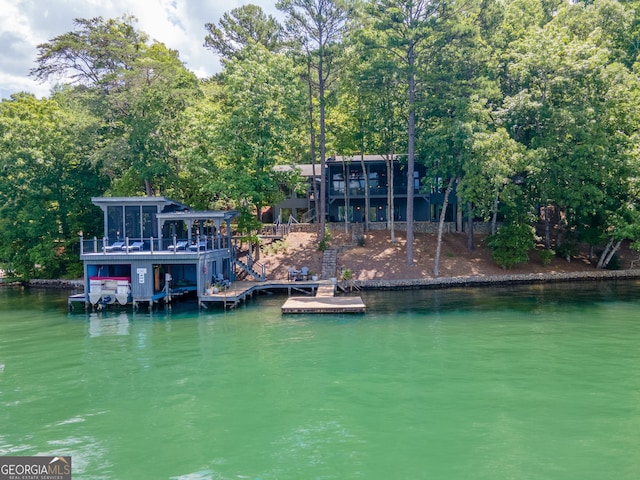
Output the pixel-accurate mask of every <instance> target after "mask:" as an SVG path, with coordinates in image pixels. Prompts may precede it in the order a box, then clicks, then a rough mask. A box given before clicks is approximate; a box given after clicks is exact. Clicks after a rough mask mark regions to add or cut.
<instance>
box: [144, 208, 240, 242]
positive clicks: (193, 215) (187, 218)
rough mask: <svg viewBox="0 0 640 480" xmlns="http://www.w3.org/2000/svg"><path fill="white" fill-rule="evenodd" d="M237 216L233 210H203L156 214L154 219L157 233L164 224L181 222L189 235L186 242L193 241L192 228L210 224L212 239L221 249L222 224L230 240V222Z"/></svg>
mask: <svg viewBox="0 0 640 480" xmlns="http://www.w3.org/2000/svg"><path fill="white" fill-rule="evenodd" d="M237 216H238V212H237V211H235V210H205V211H182V212H171V213H158V214H157V215H156V219H157V221H158V231H160V232H162V228H163V226H164V224H165V223H166V222H183V223H184V224H185V225H186V226H187V232H188V235H189V238H188V240H189V241H193V240H194V236H193V226H194V225H196V224H198V225H201V226H204V225H205V223H207V222H210V223H211V224H213V226H214V227H215V235H214V238H215V240H216V243H217V245H216V247H217V248H221V239H222V237H221V235H220V231H221V227H222V225H223V223H224V225H225V227H226V231H227V237H228V238H229V240H231V220H233V219H234V218H235V217H237Z"/></svg>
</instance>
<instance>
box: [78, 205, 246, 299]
mask: <svg viewBox="0 0 640 480" xmlns="http://www.w3.org/2000/svg"><path fill="white" fill-rule="evenodd" d="M92 202H93V203H94V204H95V205H96V206H98V207H100V208H101V209H102V212H103V216H104V236H103V237H101V238H98V237H93V238H91V239H86V238H83V237H82V236H81V238H80V259H81V260H82V262H83V264H84V294H82V296H81V298H78V299H77V300H76V301H84V302H85V303H87V304H91V305H93V306H97V307H102V306H104V305H109V304H116V303H117V304H121V305H126V304H132V305H133V306H134V307H137V306H138V305H139V304H140V303H147V304H148V305H150V306H151V305H152V304H153V303H156V302H158V301H170V300H171V299H172V298H173V297H175V296H182V295H192V296H194V297H197V298H200V297H202V296H203V295H205V293H206V291H207V289H209V288H210V287H211V285H213V284H215V283H219V282H232V281H234V280H235V271H236V267H241V268H244V269H247V268H249V267H247V265H244V264H243V263H242V262H241V261H240V260H238V259H237V258H236V249H235V248H234V246H233V243H232V227H231V222H232V220H233V219H234V218H235V217H237V215H238V212H236V211H194V210H191V209H190V208H189V207H187V206H186V205H183V204H181V203H179V202H176V201H173V200H171V199H168V198H165V197H98V198H93V199H92ZM254 273H255V272H254ZM258 276H259V275H258Z"/></svg>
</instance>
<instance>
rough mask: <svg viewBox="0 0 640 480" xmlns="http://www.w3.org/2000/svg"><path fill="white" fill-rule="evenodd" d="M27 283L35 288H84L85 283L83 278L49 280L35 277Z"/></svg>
mask: <svg viewBox="0 0 640 480" xmlns="http://www.w3.org/2000/svg"><path fill="white" fill-rule="evenodd" d="M26 285H27V286H29V287H34V288H69V289H77V290H84V283H83V281H82V280H61V279H57V280H47V279H38V278H35V279H32V280H29V281H28V282H26Z"/></svg>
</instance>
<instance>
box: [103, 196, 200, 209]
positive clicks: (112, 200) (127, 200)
mask: <svg viewBox="0 0 640 480" xmlns="http://www.w3.org/2000/svg"><path fill="white" fill-rule="evenodd" d="M91 202H92V203H93V204H94V205H97V206H98V207H105V206H107V205H157V206H162V207H163V208H165V207H167V206H172V207H174V209H175V210H188V209H189V207H187V206H186V205H184V204H182V203H180V202H176V201H175V200H171V199H170V198H167V197H92V198H91Z"/></svg>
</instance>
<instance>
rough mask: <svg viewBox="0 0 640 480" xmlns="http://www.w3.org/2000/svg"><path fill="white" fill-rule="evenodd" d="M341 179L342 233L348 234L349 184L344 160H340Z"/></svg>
mask: <svg viewBox="0 0 640 480" xmlns="http://www.w3.org/2000/svg"><path fill="white" fill-rule="evenodd" d="M342 179H343V180H344V233H346V234H347V235H349V190H348V188H349V186H348V180H347V170H346V166H345V163H344V160H343V161H342Z"/></svg>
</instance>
